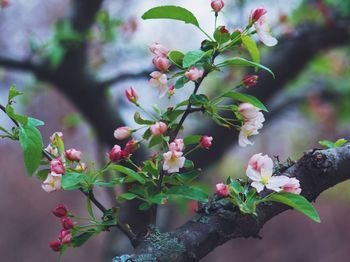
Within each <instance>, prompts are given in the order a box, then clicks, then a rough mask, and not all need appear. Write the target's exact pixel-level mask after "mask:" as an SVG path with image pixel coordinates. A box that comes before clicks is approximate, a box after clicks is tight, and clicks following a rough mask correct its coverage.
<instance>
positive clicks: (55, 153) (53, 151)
mask: <svg viewBox="0 0 350 262" xmlns="http://www.w3.org/2000/svg"><path fill="white" fill-rule="evenodd" d="M45 151H46V152H48V153H49V154H50V155H53V156H55V157H57V156H58V149H57V147H53V146H52V144H49V145H48V146H47V147H46V148H45Z"/></svg>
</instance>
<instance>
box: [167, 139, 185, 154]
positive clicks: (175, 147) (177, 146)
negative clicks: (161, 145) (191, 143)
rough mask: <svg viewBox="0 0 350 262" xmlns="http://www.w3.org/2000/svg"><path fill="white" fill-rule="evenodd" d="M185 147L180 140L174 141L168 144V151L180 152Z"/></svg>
mask: <svg viewBox="0 0 350 262" xmlns="http://www.w3.org/2000/svg"><path fill="white" fill-rule="evenodd" d="M184 147H185V144H184V141H183V139H181V138H177V139H175V140H174V141H173V142H171V143H170V144H169V150H170V151H178V152H181V151H182V150H183V149H184Z"/></svg>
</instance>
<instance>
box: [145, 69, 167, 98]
mask: <svg viewBox="0 0 350 262" xmlns="http://www.w3.org/2000/svg"><path fill="white" fill-rule="evenodd" d="M150 76H151V77H152V78H151V79H150V80H149V83H150V84H151V85H153V86H154V87H156V88H158V91H159V96H160V97H162V96H164V95H165V94H166V93H167V91H168V77H167V75H166V74H163V73H162V72H159V71H154V72H152V73H151V74H150Z"/></svg>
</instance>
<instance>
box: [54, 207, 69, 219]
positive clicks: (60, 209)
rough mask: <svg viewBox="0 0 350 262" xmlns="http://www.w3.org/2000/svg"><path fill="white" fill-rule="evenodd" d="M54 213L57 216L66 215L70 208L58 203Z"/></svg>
mask: <svg viewBox="0 0 350 262" xmlns="http://www.w3.org/2000/svg"><path fill="white" fill-rule="evenodd" d="M52 214H54V215H55V216H56V217H65V216H67V214H68V210H67V208H66V207H65V206H64V205H58V206H57V207H56V208H55V209H54V210H52Z"/></svg>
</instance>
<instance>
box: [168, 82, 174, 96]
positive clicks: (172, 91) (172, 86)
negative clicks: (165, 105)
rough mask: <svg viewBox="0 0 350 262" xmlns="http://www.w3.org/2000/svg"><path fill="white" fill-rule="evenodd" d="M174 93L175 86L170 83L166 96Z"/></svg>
mask: <svg viewBox="0 0 350 262" xmlns="http://www.w3.org/2000/svg"><path fill="white" fill-rule="evenodd" d="M174 94H175V86H174V85H171V86H170V87H169V89H168V97H169V98H170V97H172V96H173V95H174Z"/></svg>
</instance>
